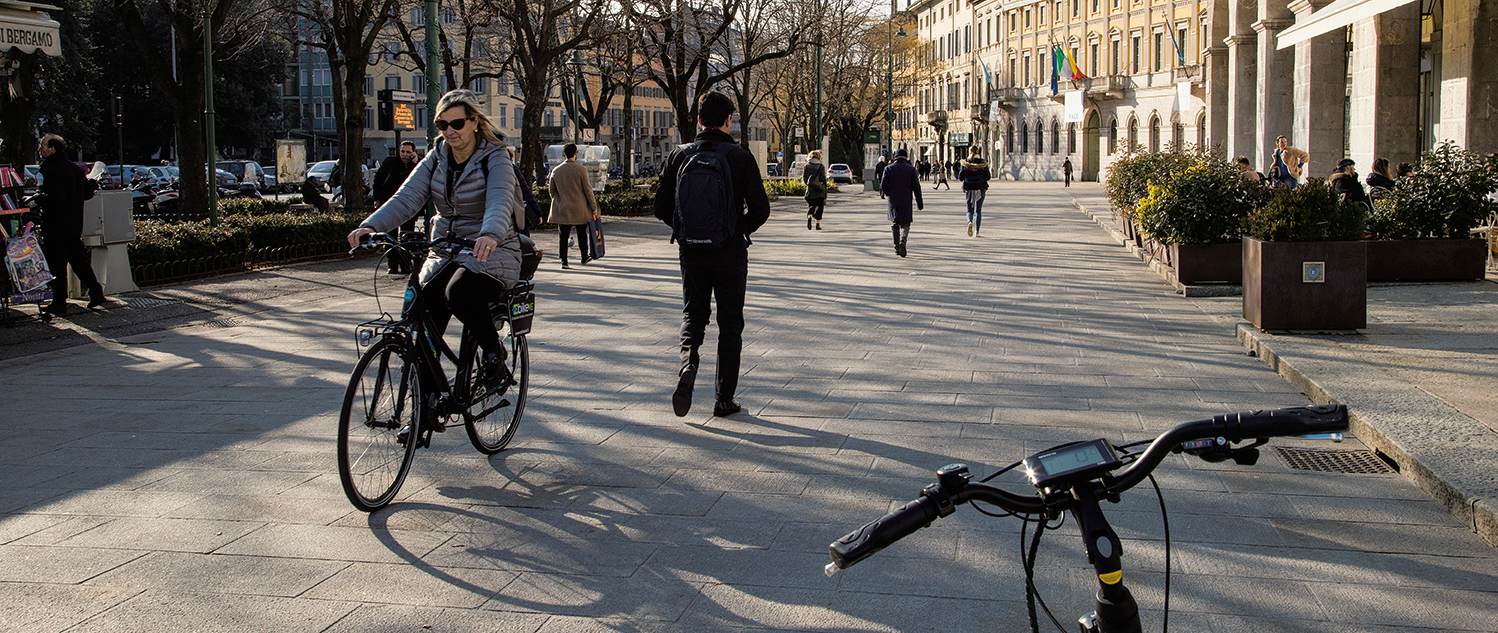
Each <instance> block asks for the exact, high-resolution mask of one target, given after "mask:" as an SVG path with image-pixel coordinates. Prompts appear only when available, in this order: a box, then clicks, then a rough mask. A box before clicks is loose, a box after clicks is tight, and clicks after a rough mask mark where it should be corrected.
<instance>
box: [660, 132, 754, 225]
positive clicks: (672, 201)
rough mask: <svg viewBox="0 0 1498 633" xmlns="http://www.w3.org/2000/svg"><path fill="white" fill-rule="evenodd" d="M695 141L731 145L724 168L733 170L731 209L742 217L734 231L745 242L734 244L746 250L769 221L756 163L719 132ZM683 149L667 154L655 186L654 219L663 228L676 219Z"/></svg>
mask: <svg viewBox="0 0 1498 633" xmlns="http://www.w3.org/2000/svg"><path fill="white" fill-rule="evenodd" d="M696 140H697V142H699V143H702V142H712V143H727V144H729V145H733V147H732V148H731V149H729V151H728V165H729V168H730V169H732V170H733V172H732V173H731V174H729V177H730V178H732V179H733V195H734V198H735V199H736V200H735V201H734V204H735V207H741V208H743V209H745V211H744V215H743V216H741V217H740V218H739V227H738V228H739V235H741V236H743V237H744V238H746V239H743V240H738V241H736V242H735V243H742V244H743V245H744V247H747V246H748V245H749V240H748V239H747V238H748V237H749V236H750V235H752V234H753V233H754V232H755V231H758V230H759V227H761V226H764V225H765V222H766V221H768V220H769V219H770V198H769V196H767V195H765V183H764V181H763V180H762V179H760V177H759V161H758V160H756V159H755V158H754V154H750V153H749V150H747V149H744V148H743V146H741V145H739V144H737V143H735V142H734V141H733V137H731V136H729V135H727V134H724V133H723V132H719V131H716V130H703V131H702V132H698V133H697V139H696ZM685 148H686V146H685V145H683V146H681V147H678V148H676V149H674V150H671V154H670V155H669V156H667V157H666V163H665V167H664V168H663V169H662V170H661V179H660V181H659V182H657V183H656V189H655V217H656V218H657V219H659V220H660V221H662V222H665V223H666V224H667V225H672V224H674V220H675V216H676V175H677V173H678V172H680V171H681V164H682V157H683V156H684V151H683V150H684V149H685Z"/></svg>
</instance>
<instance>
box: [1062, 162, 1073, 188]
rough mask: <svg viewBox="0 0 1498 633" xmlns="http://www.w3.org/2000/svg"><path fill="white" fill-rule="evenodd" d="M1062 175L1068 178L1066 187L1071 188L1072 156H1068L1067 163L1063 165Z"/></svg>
mask: <svg viewBox="0 0 1498 633" xmlns="http://www.w3.org/2000/svg"><path fill="white" fill-rule="evenodd" d="M1061 175H1063V176H1065V177H1066V186H1068V187H1070V186H1071V157H1070V156H1068V157H1067V158H1066V161H1065V162H1063V163H1061Z"/></svg>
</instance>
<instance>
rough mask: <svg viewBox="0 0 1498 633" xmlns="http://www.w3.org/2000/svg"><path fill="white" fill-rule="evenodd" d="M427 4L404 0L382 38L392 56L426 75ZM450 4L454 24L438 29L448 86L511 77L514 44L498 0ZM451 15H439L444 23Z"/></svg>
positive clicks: (422, 0)
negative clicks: (498, 11)
mask: <svg viewBox="0 0 1498 633" xmlns="http://www.w3.org/2000/svg"><path fill="white" fill-rule="evenodd" d="M425 4H426V3H425V0H400V6H399V7H397V9H396V12H395V15H393V16H391V20H390V27H389V28H387V29H386V33H385V34H383V35H382V36H381V38H380V41H379V42H378V43H377V47H379V48H381V49H382V52H383V53H384V54H385V56H386V58H387V61H390V62H391V63H394V64H395V65H396V66H398V67H400V68H402V69H405V70H410V71H414V72H419V73H423V74H425V73H426V55H425V50H426V37H427V32H428V29H430V28H431V26H432V25H429V24H427V23H426V17H425V16H426V13H425V11H424V10H423V8H424V6H425ZM445 4H446V5H447V9H446V11H448V12H450V15H452V16H453V19H452V20H451V24H450V25H444V26H442V28H437V29H434V30H435V31H436V32H437V52H438V54H439V55H441V62H440V63H439V64H438V70H439V72H441V73H442V74H443V76H444V78H445V79H446V81H447V85H449V86H456V87H464V88H472V87H473V86H474V85H475V82H477V81H479V80H481V79H492V80H495V81H505V80H507V79H508V77H507V76H506V71H507V70H509V68H510V66H511V64H513V62H514V54H513V52H512V51H511V49H510V46H509V38H508V26H509V25H508V23H506V22H504V21H503V20H501V19H500V18H499V16H498V13H497V11H496V10H495V4H494V1H493V0H447V2H446V3H445ZM447 15H448V14H443V15H442V16H441V17H439V19H438V22H439V23H444V24H445V23H446V22H447V17H446V16H447ZM416 92H418V93H423V94H424V92H425V91H424V89H417V90H416ZM433 105H435V104H433Z"/></svg>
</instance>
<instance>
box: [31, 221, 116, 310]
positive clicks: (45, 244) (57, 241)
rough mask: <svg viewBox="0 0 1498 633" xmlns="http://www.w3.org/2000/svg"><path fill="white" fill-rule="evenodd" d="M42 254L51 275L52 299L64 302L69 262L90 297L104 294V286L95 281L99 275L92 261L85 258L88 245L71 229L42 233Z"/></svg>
mask: <svg viewBox="0 0 1498 633" xmlns="http://www.w3.org/2000/svg"><path fill="white" fill-rule="evenodd" d="M42 256H43V257H45V258H46V259H47V269H48V270H50V271H52V276H53V277H54V279H53V280H52V281H51V283H50V284H49V285H50V286H52V302H53V303H64V302H66V301H67V300H68V266H69V265H72V267H73V274H75V275H78V281H81V282H83V287H84V288H86V289H88V293H89V295H90V297H102V296H104V287H103V286H101V285H99V278H98V277H95V276H94V267H93V262H91V261H89V256H88V249H87V248H85V247H84V246H83V239H82V238H81V237H80V236H79V235H77V234H76V233H73V232H71V231H61V232H58V233H54V234H52V235H47V234H45V233H44V234H43V235H42Z"/></svg>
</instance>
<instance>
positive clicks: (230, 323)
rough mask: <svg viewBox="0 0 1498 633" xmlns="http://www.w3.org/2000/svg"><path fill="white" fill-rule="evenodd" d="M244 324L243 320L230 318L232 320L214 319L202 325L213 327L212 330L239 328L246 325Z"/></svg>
mask: <svg viewBox="0 0 1498 633" xmlns="http://www.w3.org/2000/svg"><path fill="white" fill-rule="evenodd" d="M244 323H245V322H244V320H242V319H236V318H233V317H230V318H226V319H214V320H212V321H204V322H203V323H202V324H201V325H202V326H203V327H212V328H230V327H239V326H241V325H244Z"/></svg>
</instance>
